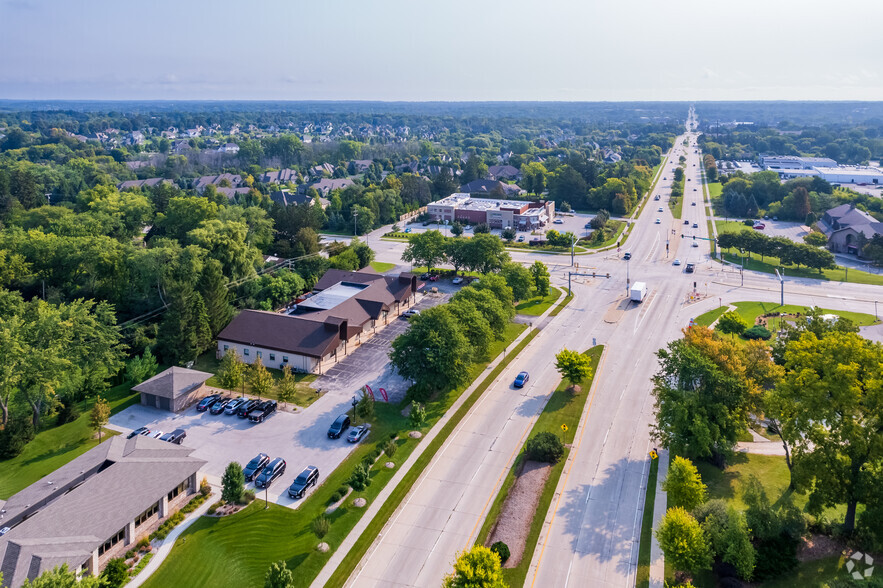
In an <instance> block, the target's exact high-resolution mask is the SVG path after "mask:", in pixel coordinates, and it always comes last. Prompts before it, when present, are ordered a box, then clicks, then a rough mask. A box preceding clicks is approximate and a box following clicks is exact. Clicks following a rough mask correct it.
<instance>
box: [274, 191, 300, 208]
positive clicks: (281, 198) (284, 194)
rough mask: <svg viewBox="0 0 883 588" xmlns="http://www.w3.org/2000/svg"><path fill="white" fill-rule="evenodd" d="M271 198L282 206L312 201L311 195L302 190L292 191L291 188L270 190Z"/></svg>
mask: <svg viewBox="0 0 883 588" xmlns="http://www.w3.org/2000/svg"><path fill="white" fill-rule="evenodd" d="M270 200H272V201H273V202H275V203H276V204H278V205H280V206H292V205H297V204H305V203H307V202H310V197H309V196H307V195H306V194H305V193H302V192H292V191H291V190H275V191H273V192H270Z"/></svg>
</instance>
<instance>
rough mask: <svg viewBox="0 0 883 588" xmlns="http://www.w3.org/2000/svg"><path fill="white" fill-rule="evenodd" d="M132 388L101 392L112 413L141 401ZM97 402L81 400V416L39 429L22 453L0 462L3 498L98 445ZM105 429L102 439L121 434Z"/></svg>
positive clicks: (1, 496)
mask: <svg viewBox="0 0 883 588" xmlns="http://www.w3.org/2000/svg"><path fill="white" fill-rule="evenodd" d="M131 387H132V384H131V382H130V383H126V384H122V385H120V386H115V387H113V388H111V389H110V390H108V391H107V392H105V393H104V394H103V395H102V396H103V397H104V398H105V400H107V402H108V404H109V405H110V408H111V414H116V413H118V412H120V411H121V410H123V409H125V408H128V407H129V406H132V405H133V404H138V402H140V395H139V394H137V393H136V394H133V393H132V390H131ZM94 403H95V400H94V399H89V400H86V401H84V402H81V403H80V404H79V409H80V416H79V418H77V419H76V420H75V421H72V422H70V423H66V424H64V425H60V426H57V427H52V428H48V429H45V430H43V431H40V432H39V433H37V435H36V436H35V437H34V440H33V441H31V442H30V443H28V444H27V445H26V446H25V448H24V451H22V452H21V454H20V455H18V456H16V457H13V458H12V459H8V460H6V461H2V462H0V498H3V499H7V498H9V497H10V496H12V495H13V494H15V493H16V492H18V491H20V490H22V489H23V488H26V487H28V486H30V485H31V484H33V483H34V482H36V481H37V480H39V479H40V478H43V477H44V476H48V475H49V474H51V473H52V472H54V471H55V470H57V469H58V468H60V467H61V466H63V465H64V464H66V463H68V462H69V461H71V460H72V459H74V458H75V457H78V456H80V455H82V454H83V453H86V452H87V451H88V450H90V449H92V448H93V447H95V446H97V445H98V439H97V438H95V439H93V438H92V435H93V434H94V431H93V430H92V428H91V427H90V426H89V411H90V410H91V409H92V405H93V404H94ZM44 422H46V423H49V422H52V419H51V418H50V417H44ZM103 431H104V432H103V434H102V435H101V440H102V441H106V440H107V439H109V438H110V437H112V436H114V435H118V434H119V433H117V432H116V431H111V430H109V429H103Z"/></svg>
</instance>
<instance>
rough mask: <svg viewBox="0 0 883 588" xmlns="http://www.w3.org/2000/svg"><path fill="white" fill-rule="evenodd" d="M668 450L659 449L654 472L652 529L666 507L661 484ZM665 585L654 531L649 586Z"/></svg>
mask: <svg viewBox="0 0 883 588" xmlns="http://www.w3.org/2000/svg"><path fill="white" fill-rule="evenodd" d="M668 458H669V455H668V450H666V449H660V450H659V469H658V470H657V473H656V502H654V503H653V530H654V531H655V530H656V529H657V528H658V527H659V523H660V521H662V517H663V515H665V511H666V509H667V508H668V494H667V493H666V492H665V490H663V489H662V484H663V482H665V478H666V477H667V476H668ZM664 585H665V556H664V555H663V553H662V549H661V548H660V547H659V541H658V540H657V539H656V533H653V534H652V538H651V543H650V588H662V587H663V586H664Z"/></svg>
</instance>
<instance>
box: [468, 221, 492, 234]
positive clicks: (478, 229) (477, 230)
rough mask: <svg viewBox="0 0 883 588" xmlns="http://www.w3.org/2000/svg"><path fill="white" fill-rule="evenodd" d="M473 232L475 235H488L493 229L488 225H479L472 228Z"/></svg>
mask: <svg viewBox="0 0 883 588" xmlns="http://www.w3.org/2000/svg"><path fill="white" fill-rule="evenodd" d="M472 232H473V234H475V235H487V234H489V233H490V232H491V227H490V225H488V224H487V223H478V224H477V225H475V226H474V227H472Z"/></svg>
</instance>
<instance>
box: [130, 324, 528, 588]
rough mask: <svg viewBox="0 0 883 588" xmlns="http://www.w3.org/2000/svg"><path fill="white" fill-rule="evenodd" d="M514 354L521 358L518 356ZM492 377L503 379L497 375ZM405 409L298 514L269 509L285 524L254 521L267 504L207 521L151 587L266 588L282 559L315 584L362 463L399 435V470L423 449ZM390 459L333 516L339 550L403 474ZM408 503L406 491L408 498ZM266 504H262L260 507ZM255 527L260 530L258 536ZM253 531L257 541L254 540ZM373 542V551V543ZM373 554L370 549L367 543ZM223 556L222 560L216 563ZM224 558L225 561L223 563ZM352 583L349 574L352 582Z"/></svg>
mask: <svg viewBox="0 0 883 588" xmlns="http://www.w3.org/2000/svg"><path fill="white" fill-rule="evenodd" d="M525 328H526V327H525V325H520V324H514V323H513V324H510V325H509V326H508V327H507V328H506V332H505V333H504V340H503V341H495V342H494V344H493V346H492V349H491V351H490V354H489V355H490V356H491V357H496V356H497V355H498V354H499V353H500V352H502V350H503V348H504V347H505V346H507V345H509V343H511V341H512V340H513V339H514V338H515V337H517V336H518V334H519V333H521V331H523V330H524V329H525ZM511 356H512V357H514V354H512V355H511ZM485 365H486V364H484V363H481V364H474V365H473V366H472V367H471V368H470V376H471V378H470V381H471V380H472V379H474V378H477V377H478V376H479V375H481V374H482V373H483V372H484V370H485ZM489 377H496V376H495V375H494V374H492V375H491V376H489ZM466 387H467V386H463V387H462V388H460V389H458V390H453V391H451V392H449V393H447V394H446V395H444V396H442V397H441V398H439V399H438V400H436V401H434V402H431V403H429V404H428V405H427V407H426V417H427V423H426V425H425V426H424V427H423V430H424V432H425V431H426V430H428V429H429V428H430V427H431V426H432V425H434V424H435V423H436V422H437V421H438V419H439V418H440V417H441V416H442V415H443V414H444V413H445V412H447V410H448V409H449V408H450V407H451V405H452V404H453V403H454V401H455V400H456V399H457V398H458V397H459V396H460V394H462V392H463V390H465V388H466ZM479 395H480V393H479ZM401 408H402V407H401V406H398V405H390V404H386V403H383V402H378V403H377V404H376V405H375V411H376V414H375V416H374V417H373V418H372V419H369V420H371V422H372V423H373V431H372V434H371V437H370V438H369V441H368V442H366V443H362V444H359V446H358V447H357V448H356V449H355V450H354V451H353V452H352V453H351V454H350V456H349V457H348V458H347V459H346V460H344V462H343V463H342V464H341V465H340V467H338V468H337V469H336V470H334V471H333V472H331V473H330V474H328V475H327V477H326V478H325V480H324V482H323V483H322V484H321V485H320V486H319V487H318V488H316V489H315V490H314V491H313V492H312V493H311V494H310V495H309V496H308V497H307V498H306V499H305V500H304V502H303V504H301V506H300V508H299V509H298V510H297V511H291V510H289V509H287V508H284V507H275V506H272V507H271V509H270V511H266V513H267V516H269V515H270V514H272V515H274V517H275V518H278V519H279V520H280V522H279V523H278V526H277V525H276V523H270V522H263V518H262V517H260V516H256V517H255V518H254V519H252V517H254V515H252V514H251V513H252V512H253V511H259V513H264V512H265V511H263V510H261V509H262V505H260V504H258V505H257V506H252V507H249V508H248V509H246V510H244V511H243V512H242V513H240V514H237V515H234V516H233V517H231V518H229V519H224V520H223V523H224V525H221V521H220V520H217V519H210V518H203V519H201V520H200V521H199V522H197V523H196V524H194V525H193V526H191V527H190V528H188V529H187V530H186V531H185V532H184V534H182V539H184V538H186V543H183V546H182V542H181V541H180V540H179V542H178V543H177V544H176V546H175V548H174V549H173V550H172V552H171V553H170V554H169V557H168V558H167V559H166V561H165V562H164V563H163V565H162V566H160V568H159V569H158V570H157V572H156V573H155V574H153V576H151V577H150V579H149V580H148V581H147V582H146V583H145V586H148V587H151V586H153V587H164V586H177V585H181V586H184V585H221V586H226V585H236V586H258V585H261V584H262V583H263V578H264V573H265V572H266V570H267V567H268V566H269V565H270V564H271V563H272V562H274V561H276V560H278V559H285V560H286V561H287V563H288V567H289V568H291V569H295V568H296V571H295V583H296V585H297V586H308V585H309V584H310V583H311V582H312V580H313V578H315V577H316V575H317V574H318V573H319V571H320V570H321V569H322V567H323V566H324V565H325V563H326V562H327V561H328V559H329V558H330V557H331V552H330V551H329V552H328V553H320V552H318V551H316V549H315V547H316V545H317V544H318V543H319V540H318V539H317V538H316V536H315V535H314V534H313V532H312V529H311V523H312V521H313V519H314V518H315V517H316V516H318V515H319V514H321V513H323V512H324V511H325V507H326V505H327V503H328V501H329V498H330V497H331V495H332V494H333V493H334V492H335V491H336V490H337V488H339V487H340V486H342V485H344V484H345V483H346V480H347V479H348V478H349V476H350V473H351V472H352V469H353V468H354V467H355V465H356V464H358V463H359V462H360V461H361V460H362V459H363V458H364V457H365V456H367V455H369V454H371V453H372V452H373V451H374V449H375V448H376V447H378V446H379V445H380V444H383V443H385V442H386V441H387V440H389V439H390V437H391V435H393V434H399V436H400V437H402V438H400V439H399V440H398V445H399V447H398V450H397V451H396V453H395V456H394V458H392V461H394V462H395V463H396V464H401V463H403V462H404V461H405V460H406V459H407V457H408V456H409V455H410V454H411V452H412V451H413V450H414V448H415V447H416V446H417V443H418V441H417V440H414V439H411V438H409V437H407V436H405V435H403V433H404V432H405V431H408V430H410V429H411V427H410V424H409V422H408V420H407V419H406V418H404V417H403V416H402V415H401ZM461 418H462V416H461ZM452 420H453V419H452ZM457 422H459V421H457ZM449 424H451V423H449ZM455 424H456V422H455V423H454V425H455ZM452 429H453V426H452V427H451V430H452ZM443 438H444V437H442V440H443ZM439 445H440V443H439ZM424 455H425V453H424ZM385 461H386V459H385V458H384V457H383V456H381V458H380V461H379V462H378V464H376V465H375V466H374V467H372V468H371V480H372V483H371V485H370V486H368V488H366V489H365V490H364V491H362V492H353V493H351V494H350V496H349V497H348V499H347V501H346V502H345V503H344V504H343V505H342V506H341V507H340V508H338V509H337V510H336V511H335V512H334V513H333V514H331V515H329V518H330V519H331V530H330V531H329V532H328V534H327V535H326V536H325V537H324V539H323V541H325V542H327V543H328V544H329V545H330V546H331V549H332V550H333V549H335V548H337V547H338V546H340V543H341V542H342V541H343V539H344V538H345V537H346V536H347V534H349V532H350V530H351V529H352V528H353V526H354V525H355V524H356V522H358V520H359V519H360V518H361V517H362V515H363V514H364V512H365V509H363V508H361V509H360V508H355V507H353V506H352V501H353V500H354V499H356V498H359V497H364V498H366V499H367V500H368V502H369V504H370V503H371V502H372V501H373V500H374V499H375V498H376V497H377V495H378V494H379V493H380V491H381V490H382V489H383V487H384V486H385V485H386V484H387V483H388V482H389V480H390V479H391V478H392V476H393V475H394V474H395V472H396V470H395V469H388V468H386V467H383V465H382V464H383V462H385ZM427 463H428V460H427ZM421 471H422V468H416V471H415V470H412V472H413V473H414V479H415V480H416V478H417V477H418V476H419V474H420V472H421ZM412 483H413V482H412ZM396 490H398V488H397V489H396ZM394 494H395V493H394ZM403 497H404V493H403V494H402V496H401V498H403ZM401 498H400V500H401ZM258 502H259V503H260V501H258ZM393 510H394V507H393ZM243 515H244V516H243ZM384 522H385V521H384ZM255 527H256V529H255V530H252V529H253V528H255ZM381 527H382V524H381ZM378 531H379V529H378ZM252 533H255V535H254V536H252V535H251V534H252ZM372 540H373V538H372ZM368 544H369V545H370V541H369V542H368ZM234 545H235V553H231V552H228V551H227V550H228V549H231V547H230V546H234ZM365 548H366V549H367V545H366V546H365ZM216 557H219V558H221V559H215V558H216ZM358 557H361V555H359V556H358ZM222 560H223V561H224V562H225V563H223V565H219V562H220V561H222ZM246 562H247V563H246ZM345 562H346V560H345ZM355 563H358V559H356V561H355V562H353V566H355ZM231 567H234V568H236V570H237V572H236V574H233V575H231V573H230V568H231ZM345 578H346V576H344V579H345ZM187 580H190V581H189V582H188V581H187Z"/></svg>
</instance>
